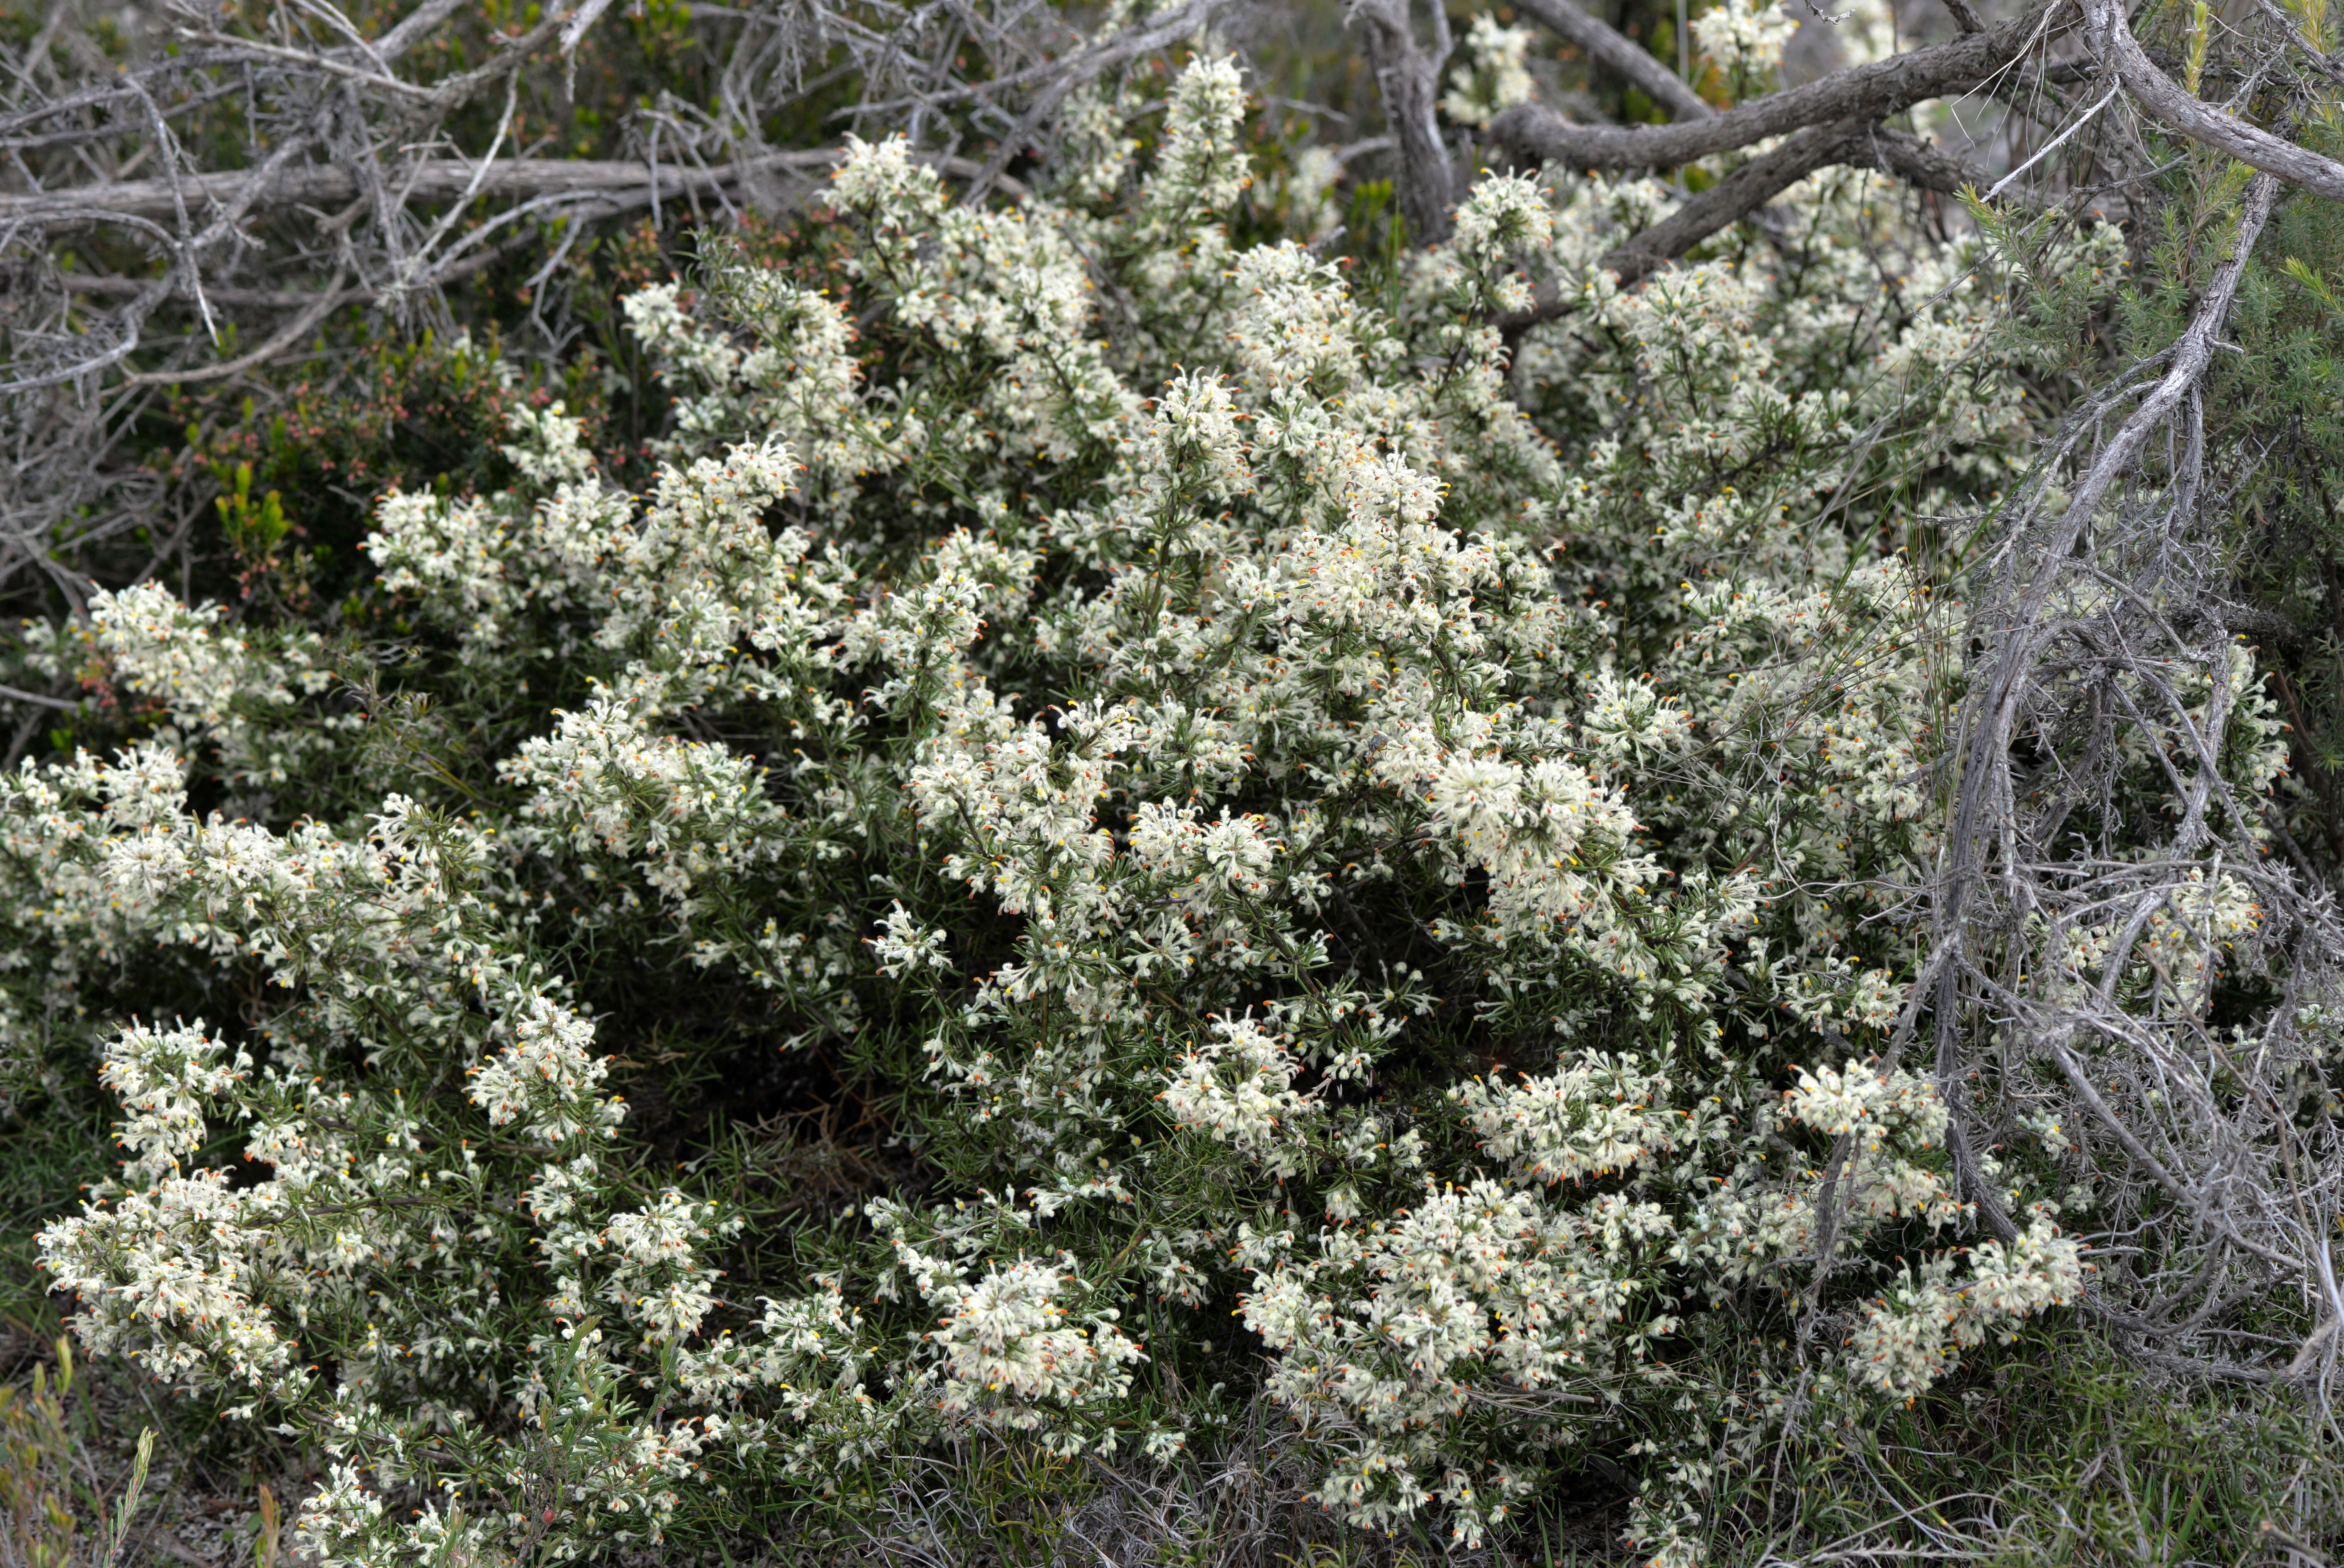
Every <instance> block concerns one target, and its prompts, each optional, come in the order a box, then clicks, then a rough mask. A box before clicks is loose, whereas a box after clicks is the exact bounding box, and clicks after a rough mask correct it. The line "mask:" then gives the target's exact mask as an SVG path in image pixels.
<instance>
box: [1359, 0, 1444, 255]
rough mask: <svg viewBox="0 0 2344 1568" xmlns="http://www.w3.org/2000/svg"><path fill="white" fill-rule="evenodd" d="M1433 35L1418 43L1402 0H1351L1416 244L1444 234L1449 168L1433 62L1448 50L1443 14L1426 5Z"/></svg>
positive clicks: (1433, 241)
mask: <svg viewBox="0 0 2344 1568" xmlns="http://www.w3.org/2000/svg"><path fill="white" fill-rule="evenodd" d="M1430 11H1431V16H1432V30H1433V36H1432V41H1431V44H1430V46H1420V45H1419V44H1418V43H1417V41H1416V30H1415V27H1414V25H1413V24H1412V23H1411V22H1410V20H1409V0H1351V6H1350V18H1351V23H1352V25H1354V26H1356V27H1358V28H1359V36H1360V39H1361V41H1362V42H1363V43H1364V44H1365V45H1366V46H1367V53H1368V63H1369V66H1371V67H1372V68H1373V69H1374V71H1375V74H1376V86H1377V87H1378V89H1379V91H1380V92H1381V93H1382V94H1383V100H1384V118H1385V120H1386V121H1387V122H1389V125H1390V126H1391V134H1392V139H1393V140H1394V141H1395V142H1396V143H1397V144H1398V145H1399V162H1400V188H1399V204H1400V212H1401V214H1402V216H1404V217H1406V218H1407V219H1408V227H1409V236H1410V238H1412V239H1413V240H1414V241H1415V243H1417V244H1419V245H1438V244H1439V243H1440V241H1442V240H1444V239H1446V238H1449V234H1450V229H1451V228H1452V227H1453V226H1454V222H1453V217H1452V213H1453V210H1454V208H1455V207H1456V205H1457V194H1456V193H1457V175H1456V170H1455V168H1454V167H1453V166H1452V165H1451V164H1450V156H1449V148H1448V147H1447V146H1446V145H1445V144H1444V143H1443V141H1442V139H1441V136H1440V120H1439V116H1438V115H1437V113H1436V111H1437V109H1438V107H1439V105H1440V66H1441V63H1442V62H1443V61H1445V60H1447V59H1448V57H1449V50H1450V36H1449V16H1448V13H1447V12H1445V11H1444V10H1442V9H1441V7H1440V5H1433V6H1431V7H1430Z"/></svg>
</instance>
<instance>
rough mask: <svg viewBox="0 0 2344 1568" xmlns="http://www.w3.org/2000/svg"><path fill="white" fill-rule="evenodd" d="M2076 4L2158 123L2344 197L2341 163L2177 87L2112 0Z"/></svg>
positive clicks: (2103, 53) (2090, 32) (2099, 50)
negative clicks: (2154, 59)
mask: <svg viewBox="0 0 2344 1568" xmlns="http://www.w3.org/2000/svg"><path fill="white" fill-rule="evenodd" d="M2082 4H2083V5H2084V7H2085V12H2086V16H2087V18H2088V21H2087V24H2086V37H2087V38H2088V39H2089V40H2090V43H2091V46H2092V49H2093V52H2094V53H2096V54H2097V55H2098V56H2100V57H2101V58H2102V59H2103V60H2105V61H2107V64H2108V66H2109V67H2110V68H2111V69H2113V70H2114V71H2115V72H2116V74H2117V80H2119V81H2121V82H2122V83H2123V84H2124V86H2125V90H2126V91H2127V92H2128V93H2130V94H2131V95H2132V96H2133V98H2134V100H2135V101H2136V102H2137V103H2138V104H2139V105H2140V106H2141V107H2142V108H2144V109H2147V111H2148V113H2149V115H2150V116H2152V117H2153V118H2155V119H2156V120H2157V123H2158V124H2160V125H2162V126H2165V127H2166V128H2167V130H2170V131H2175V132H2177V133H2178V134H2180V135H2182V136H2185V137H2188V138H2189V139H2190V140H2192V141H2195V142H2202V143H2204V144H2205V145H2206V146H2208V147H2214V148H2218V150H2220V151H2222V152H2226V153H2228V154H2229V155H2230V156H2231V157H2234V158H2237V159H2238V161H2239V162H2240V163H2243V164H2250V165H2252V166H2253V167H2256V168H2258V169H2260V170H2262V171H2263V172H2264V173H2265V174H2268V175H2276V176H2277V177H2279V178H2280V179H2283V180H2285V181H2287V182H2288V184H2289V185H2299V186H2301V187H2303V188H2304V189H2306V190H2309V191H2316V192H2317V193H2319V195H2321V196H2324V197H2328V198H2329V200H2331V201H2344V164H2339V163H2338V162H2337V161H2336V160H2335V159H2333V158H2330V157H2322V156H2320V155H2319V153H2316V152H2313V151H2312V150H2311V149H2310V148H2309V147H2304V146H2302V145H2301V144H2299V143H2297V142H2292V141H2289V140H2288V138H2287V137H2278V136H2273V135H2272V134H2271V133H2270V132H2268V131H2267V130H2264V129H2262V128H2261V127H2260V126H2253V125H2249V124H2248V123H2247V122H2246V121H2245V120H2242V119H2240V118H2238V116H2236V115H2231V114H2226V113H2225V112H2223V111H2222V110H2220V109H2218V108H2216V107H2214V106H2212V105H2211V104H2208V103H2206V102H2204V101H2203V100H2201V99H2199V98H2197V97H2196V96H2193V95H2191V94H2189V93H2187V92H2185V91H2183V90H2182V86H2181V84H2180V83H2178V82H2177V81H2175V80H2174V79H2173V78H2172V77H2170V76H2167V75H2166V74H2165V73H2164V72H2163V71H2160V70H2158V69H2157V65H2156V62H2154V61H2153V60H2151V59H2150V58H2149V57H2148V55H2147V52H2146V51H2145V50H2143V49H2142V48H2141V46H2140V42H2139V40H2138V39H2137V38H2135V37H2134V36H2133V35H2132V29H2131V28H2130V27H2129V26H2127V25H2126V24H2125V16H2124V8H2123V7H2122V6H2120V5H2117V4H2116V3H2115V0H2082Z"/></svg>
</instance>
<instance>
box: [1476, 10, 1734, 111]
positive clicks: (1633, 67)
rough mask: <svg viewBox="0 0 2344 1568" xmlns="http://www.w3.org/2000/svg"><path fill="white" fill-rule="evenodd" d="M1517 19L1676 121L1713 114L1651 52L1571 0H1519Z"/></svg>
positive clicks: (1700, 98)
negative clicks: (1564, 42)
mask: <svg viewBox="0 0 2344 1568" xmlns="http://www.w3.org/2000/svg"><path fill="white" fill-rule="evenodd" d="M1521 8H1522V13H1523V15H1527V16H1529V17H1530V18H1531V20H1532V21H1534V22H1536V23H1538V24H1539V25H1541V26H1542V27H1545V28H1546V29H1547V30H1549V31H1550V32H1553V33H1559V34H1561V35H1562V36H1564V37H1566V38H1568V39H1570V40H1571V42H1572V43H1573V44H1576V45H1578V46H1579V47H1581V48H1582V49H1584V50H1586V51H1587V55H1588V57H1589V58H1590V59H1591V60H1593V61H1594V62H1595V63H1596V64H1597V65H1599V66H1602V67H1603V68H1604V69H1606V70H1608V71H1610V72H1611V73H1612V74H1613V75H1615V76H1619V77H1620V78H1621V79H1622V80H1623V81H1625V82H1627V83H1629V84H1630V85H1631V86H1634V87H1636V88H1637V89H1638V90H1639V91H1641V92H1642V94H1643V95H1644V96H1646V97H1648V98H1650V99H1652V102H1654V103H1656V104H1658V105H1660V106H1661V107H1662V108H1664V109H1666V110H1668V112H1669V114H1670V115H1671V116H1672V117H1674V118H1676V119H1680V120H1705V119H1707V118H1709V117H1710V116H1713V115H1714V114H1716V113H1717V111H1716V110H1715V109H1713V108H1712V107H1711V106H1710V105H1709V101H1708V100H1707V99H1705V98H1703V97H1702V96H1701V95H1700V94H1699V93H1696V92H1694V91H1693V90H1692V88H1691V87H1689V86H1685V84H1684V82H1683V80H1682V78H1681V77H1679V76H1677V74H1676V73H1675V72H1674V71H1672V70H1670V69H1669V68H1668V66H1665V65H1663V64H1662V62H1661V61H1660V60H1658V59H1656V58H1654V57H1653V56H1652V52H1651V51H1650V50H1648V49H1646V48H1644V47H1642V46H1641V45H1639V44H1637V43H1636V42H1635V40H1633V39H1632V38H1629V37H1626V36H1623V35H1622V34H1621V33H1620V32H1619V31H1618V29H1616V28H1614V27H1613V26H1612V25H1611V24H1610V23H1608V22H1606V21H1604V20H1603V19H1602V18H1601V17H1600V16H1591V15H1588V14H1587V13H1586V12H1584V11H1582V10H1581V9H1580V8H1579V7H1578V5H1575V4H1573V0H1521Z"/></svg>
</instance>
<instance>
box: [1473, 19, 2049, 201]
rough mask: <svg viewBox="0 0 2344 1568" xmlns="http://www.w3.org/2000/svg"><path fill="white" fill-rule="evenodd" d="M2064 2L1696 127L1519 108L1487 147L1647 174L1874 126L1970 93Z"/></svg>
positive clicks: (2029, 43) (1504, 118) (1524, 158)
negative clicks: (1836, 126)
mask: <svg viewBox="0 0 2344 1568" xmlns="http://www.w3.org/2000/svg"><path fill="white" fill-rule="evenodd" d="M2066 4H2067V0H2047V3H2046V4H2043V5H2035V6H2032V7H2030V8H2029V9H2028V10H2026V12H2025V13H2023V14H2022V15H2018V16H2015V17H2013V18H2012V19H2011V20H2009V21H2007V22H2005V23H2003V24H2002V25H1999V26H1996V27H1994V28H1991V29H1989V30H1987V31H1985V32H1983V33H1971V34H1965V35H1963V36H1961V37H1959V38H1956V39H1955V40H1953V41H1952V42H1951V43H1947V44H1939V45H1937V46H1934V47H1932V48H1927V49H1915V50H1914V51H1913V52H1912V53H1910V54H1905V55H1896V56H1891V57H1889V58H1888V59H1885V60H1882V61H1879V62H1877V63H1875V64H1873V65H1869V66H1854V67H1853V68H1851V69H1849V70H1844V71H1841V72H1838V73H1836V74H1835V75H1833V76H1825V77H1824V78H1823V79H1822V80H1820V81H1815V82H1809V83H1807V84H1805V85H1804V86H1796V87H1792V88H1788V89H1786V90H1784V91H1783V92H1779V93H1770V94H1768V95H1766V96H1764V97H1762V98H1755V99H1753V100H1752V101H1751V102H1749V103H1747V104H1743V105H1742V106H1739V107H1738V108H1733V109H1728V110H1726V111H1725V112H1724V113H1723V114H1717V115H1712V116H1708V117H1706V118H1703V119H1697V120H1690V121H1680V122H1679V123H1677V124H1675V125H1670V126H1579V125H1573V124H1571V122H1570V121H1568V120H1566V119H1564V118H1563V117H1562V116H1561V115H1560V114H1558V113H1556V112H1555V111H1554V110H1553V109H1551V108H1549V107H1547V106H1544V105H1542V104H1523V105H1521V106H1517V107H1515V108H1511V109H1509V110H1507V111H1506V112H1505V113H1504V114H1502V115H1500V116H1498V119H1497V122H1496V124H1494V125H1492V126H1490V140H1491V141H1492V142H1494V143H1496V144H1497V145H1498V146H1499V147H1503V148H1505V149H1506V150H1507V151H1509V152H1510V153H1512V154H1513V155H1514V156H1515V157H1516V158H1517V159H1518V160H1520V161H1521V162H1523V163H1539V162H1543V163H1557V164H1561V165H1563V166H1565V167H1569V168H1574V169H1624V168H1652V167H1668V166H1671V165H1675V164H1682V163H1691V162H1692V160H1693V159H1695V158H1701V157H1708V156H1710V155H1711V154H1713V153H1721V152H1731V151H1733V150H1734V149H1735V148H1737V147H1748V146H1750V145H1751V144H1752V143H1753V142H1759V141H1764V140H1766V139H1768V138H1769V137H1781V136H1788V135H1790V134H1791V133H1792V132H1793V131H1799V130H1803V129H1805V128H1806V127H1807V126H1814V125H1825V124H1829V123H1832V122H1834V121H1844V120H1862V121H1864V122H1866V123H1875V122H1877V121H1880V120H1884V119H1885V118H1887V117H1888V116H1890V115H1894V114H1897V113H1900V112H1902V111H1903V110H1905V109H1908V108H1911V107H1912V106H1914V105H1915V104H1917V103H1920V102H1922V101H1924V100H1925V99H1928V98H1942V97H1947V96H1955V95H1958V94H1961V93H1966V92H1973V91H1975V90H1977V89H1978V88H1979V87H1980V86H1984V85H1985V83H1987V82H1988V81H1990V80H1991V79H1993V77H1994V76H1995V75H1996V74H1997V73H1999V72H2001V71H2003V70H2006V68H2008V67H2009V66H2010V65H2011V64H2012V63H2013V62H2014V61H2016V60H2017V59H2018V58H2019V57H2020V56H2023V55H2025V54H2026V52H2027V51H2028V50H2030V49H2033V48H2036V47H2037V46H2040V45H2041V44H2043V43H2044V42H2046V41H2047V40H2048V39H2050V38H2051V37H2053V36H2056V35H2057V34H2058V33H2059V31H2060V30H2061V29H2062V28H2063V27H2064V26H2066V25H2068V24H2067V23H2066V20H2065V19H2064V17H2065V8H2066Z"/></svg>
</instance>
